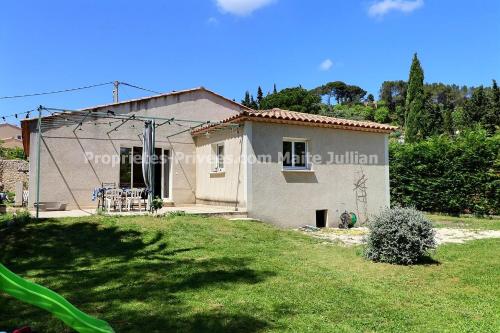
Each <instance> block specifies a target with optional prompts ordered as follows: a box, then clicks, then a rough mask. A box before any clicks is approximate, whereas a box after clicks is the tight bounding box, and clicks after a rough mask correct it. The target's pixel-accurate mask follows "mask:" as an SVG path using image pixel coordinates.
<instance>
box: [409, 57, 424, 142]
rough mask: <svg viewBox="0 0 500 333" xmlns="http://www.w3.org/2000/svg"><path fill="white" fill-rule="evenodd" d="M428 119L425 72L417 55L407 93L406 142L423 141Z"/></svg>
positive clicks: (412, 65) (411, 70) (414, 59)
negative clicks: (426, 113)
mask: <svg viewBox="0 0 500 333" xmlns="http://www.w3.org/2000/svg"><path fill="white" fill-rule="evenodd" d="M428 119H429V117H426V115H425V96H424V71H423V70H422V67H421V66H420V61H419V60H418V58H417V54H416V53H415V54H414V55H413V61H412V64H411V68H410V76H409V78H408V90H407V93H406V116H405V140H406V141H407V142H416V141H419V140H421V139H423V138H424V137H425V131H426V129H427V128H428V126H427V124H426V122H427V121H428Z"/></svg>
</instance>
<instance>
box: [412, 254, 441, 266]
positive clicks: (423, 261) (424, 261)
mask: <svg viewBox="0 0 500 333" xmlns="http://www.w3.org/2000/svg"><path fill="white" fill-rule="evenodd" d="M415 265H420V266H433V265H436V266H437V265H441V262H440V261H438V260H436V259H434V258H432V257H431V256H423V257H422V258H420V260H419V261H418V262H417V263H416V264H415Z"/></svg>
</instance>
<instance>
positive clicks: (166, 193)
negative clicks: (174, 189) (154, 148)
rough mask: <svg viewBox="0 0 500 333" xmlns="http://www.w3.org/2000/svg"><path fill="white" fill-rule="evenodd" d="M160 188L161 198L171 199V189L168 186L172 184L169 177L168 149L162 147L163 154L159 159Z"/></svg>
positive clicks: (170, 174) (170, 175)
mask: <svg viewBox="0 0 500 333" xmlns="http://www.w3.org/2000/svg"><path fill="white" fill-rule="evenodd" d="M161 161H162V163H161V167H162V168H161V169H162V170H161V175H162V177H161V180H160V181H161V189H162V198H163V199H172V198H171V193H170V191H171V189H170V186H171V184H172V181H171V177H172V173H171V162H170V150H169V149H163V155H162V159H161Z"/></svg>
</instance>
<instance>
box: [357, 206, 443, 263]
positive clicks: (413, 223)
mask: <svg viewBox="0 0 500 333" xmlns="http://www.w3.org/2000/svg"><path fill="white" fill-rule="evenodd" d="M368 227H369V229H370V233H369V234H368V239H367V247H366V249H365V256H366V258H368V259H370V260H373V261H380V262H387V263H391V264H402V265H412V264H415V263H417V262H418V261H419V260H421V259H422V258H423V257H424V256H426V255H427V254H428V250H430V249H432V248H434V247H435V246H436V242H435V240H434V230H433V229H432V223H431V222H430V221H429V220H428V219H427V218H426V217H425V216H424V215H423V214H422V213H421V212H419V211H417V210H415V209H413V208H393V209H390V208H386V209H384V210H383V211H382V212H380V214H379V215H377V216H375V218H374V219H373V220H372V221H371V222H370V223H369V224H368Z"/></svg>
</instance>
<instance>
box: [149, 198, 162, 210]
mask: <svg viewBox="0 0 500 333" xmlns="http://www.w3.org/2000/svg"><path fill="white" fill-rule="evenodd" d="M151 207H152V208H153V210H154V211H155V212H156V211H157V210H158V209H161V208H162V207H163V200H162V199H161V198H160V197H155V198H154V199H153V200H152V201H151Z"/></svg>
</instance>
